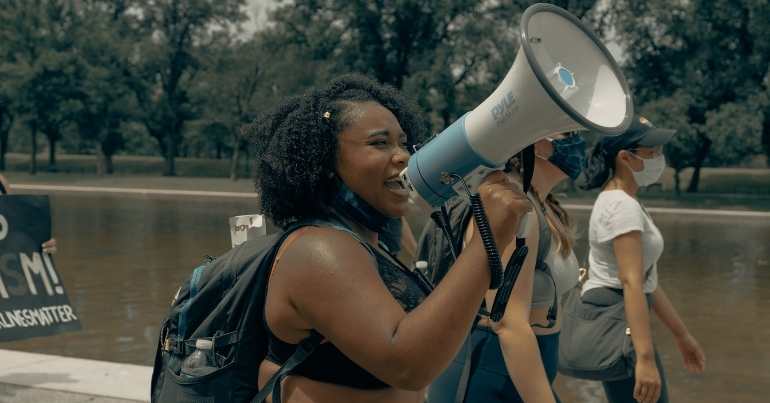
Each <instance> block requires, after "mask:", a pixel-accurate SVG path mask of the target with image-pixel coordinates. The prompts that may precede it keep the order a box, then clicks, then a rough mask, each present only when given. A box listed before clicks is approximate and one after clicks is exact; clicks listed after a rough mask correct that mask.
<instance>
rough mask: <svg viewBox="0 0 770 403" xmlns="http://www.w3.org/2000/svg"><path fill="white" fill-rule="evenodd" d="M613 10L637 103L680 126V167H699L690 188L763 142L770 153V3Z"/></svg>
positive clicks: (704, 2)
mask: <svg viewBox="0 0 770 403" xmlns="http://www.w3.org/2000/svg"><path fill="white" fill-rule="evenodd" d="M610 8H611V12H610V14H611V15H612V18H611V20H612V23H613V26H614V28H615V31H616V35H617V39H618V40H619V42H620V43H621V45H623V47H624V49H625V51H626V59H625V67H626V71H627V76H628V78H629V80H630V82H631V84H632V86H633V88H634V96H635V100H636V103H637V105H641V108H640V109H642V110H646V109H652V110H657V111H659V112H661V114H662V115H665V117H664V118H660V119H658V118H653V119H652V121H653V122H655V123H656V124H657V125H660V126H672V127H677V128H679V129H680V133H679V134H678V135H677V138H676V140H675V143H676V145H674V146H672V147H669V149H670V150H671V151H672V154H671V155H669V158H670V160H671V163H672V165H673V166H674V167H675V168H676V169H677V170H681V169H683V168H684V167H694V168H695V174H694V175H693V177H692V180H691V182H690V186H689V187H688V191H697V189H698V180H699V178H700V176H699V171H700V168H701V167H702V166H704V165H706V164H709V165H722V164H732V163H736V162H740V161H741V160H743V159H744V158H745V157H750V156H751V155H756V154H758V153H761V152H762V148H761V146H760V141H764V143H765V145H766V150H765V152H766V153H768V156H770V114H768V112H770V106H769V105H768V103H767V102H766V101H763V99H766V97H765V98H763V96H762V94H766V93H767V91H768V85H769V84H770V82H768V72H769V70H768V65H769V64H770V46H769V45H768V43H767V37H768V35H770V27H769V25H770V24H768V23H767V22H768V21H770V3H768V2H767V1H764V0H741V1H734V0H688V1H684V0H681V1H674V2H671V1H667V0H650V1H645V2H640V1H634V0H618V1H615V2H612V3H611V5H610ZM676 102H682V103H680V104H676ZM661 105H668V106H669V107H670V108H672V110H675V111H677V112H676V113H672V112H671V113H666V112H665V111H664V110H663V109H665V108H661V107H660V106H661ZM680 114H681V116H680ZM683 119H684V120H683ZM674 150H676V151H674Z"/></svg>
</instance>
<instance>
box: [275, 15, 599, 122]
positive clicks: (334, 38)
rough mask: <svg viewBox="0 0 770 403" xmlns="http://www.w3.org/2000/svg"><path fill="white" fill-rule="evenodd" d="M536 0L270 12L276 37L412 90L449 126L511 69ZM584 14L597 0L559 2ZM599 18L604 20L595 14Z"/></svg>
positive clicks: (344, 68)
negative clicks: (523, 21)
mask: <svg viewBox="0 0 770 403" xmlns="http://www.w3.org/2000/svg"><path fill="white" fill-rule="evenodd" d="M533 3H535V2H534V1H513V2H488V1H482V0H450V1H446V0H427V1H425V0H423V1H417V0H402V1H374V2H373V1H364V0H353V1H350V0H312V1H305V2H301V3H299V4H295V3H294V2H286V3H283V5H282V6H280V7H278V8H277V9H276V10H274V11H273V13H272V14H271V23H272V27H271V30H270V31H271V32H270V35H271V38H272V40H273V41H275V42H277V43H282V44H284V45H292V46H296V47H298V48H300V49H304V53H303V54H304V55H305V57H306V58H311V59H314V60H324V61H327V62H328V63H329V65H330V72H331V73H332V74H338V73H343V72H350V71H354V72H360V73H364V74H367V75H369V76H372V77H373V78H375V79H377V80H378V81H380V82H384V83H388V84H391V85H393V86H395V87H397V88H400V89H404V90H405V92H407V93H409V94H414V95H415V96H416V97H417V98H418V99H417V101H418V103H419V104H420V105H421V106H422V107H423V108H424V109H426V110H427V111H429V112H431V115H432V117H433V121H434V124H435V125H440V126H447V125H448V124H450V123H451V122H452V121H454V120H455V119H457V118H458V117H459V116H460V115H462V114H463V113H465V112H466V111H468V110H469V109H470V108H472V107H474V106H476V105H477V104H478V103H479V102H480V101H482V100H483V99H484V98H486V96H488V95H489V94H490V93H491V91H492V90H493V89H494V88H495V86H496V85H497V84H498V83H499V82H500V80H502V78H503V77H504V75H505V73H506V72H507V71H508V69H509V68H510V67H511V63H512V61H513V59H514V56H515V54H516V50H517V49H518V42H517V38H518V37H517V35H516V34H517V29H518V26H517V22H518V20H519V18H520V16H521V13H522V12H523V10H524V9H525V8H526V7H527V6H529V5H531V4H533ZM555 3H557V5H560V6H562V7H567V8H569V9H570V11H572V12H574V13H576V14H577V15H579V16H584V15H586V14H588V12H589V10H591V9H592V8H593V7H594V5H595V3H596V1H593V0H572V1H557V2H555ZM597 21H598V20H597Z"/></svg>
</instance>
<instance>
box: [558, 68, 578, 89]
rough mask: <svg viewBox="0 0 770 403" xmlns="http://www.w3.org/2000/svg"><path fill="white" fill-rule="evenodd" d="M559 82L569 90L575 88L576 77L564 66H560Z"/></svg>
mask: <svg viewBox="0 0 770 403" xmlns="http://www.w3.org/2000/svg"><path fill="white" fill-rule="evenodd" d="M559 80H560V81H561V83H562V84H564V86H565V87H567V88H572V87H574V86H575V75H574V74H572V72H571V71H569V69H567V68H566V67H564V66H561V65H560V66H559Z"/></svg>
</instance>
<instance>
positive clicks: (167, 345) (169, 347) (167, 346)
mask: <svg viewBox="0 0 770 403" xmlns="http://www.w3.org/2000/svg"><path fill="white" fill-rule="evenodd" d="M173 348H174V342H173V341H171V338H170V337H166V338H165V339H164V340H163V351H168V352H172V351H173Z"/></svg>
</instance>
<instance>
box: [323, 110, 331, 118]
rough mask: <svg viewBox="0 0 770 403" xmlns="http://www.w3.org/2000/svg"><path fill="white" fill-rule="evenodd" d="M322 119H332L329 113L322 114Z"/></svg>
mask: <svg viewBox="0 0 770 403" xmlns="http://www.w3.org/2000/svg"><path fill="white" fill-rule="evenodd" d="M323 116H324V119H326V120H329V119H331V118H332V113H331V112H329V111H326V112H324V115H323Z"/></svg>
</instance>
